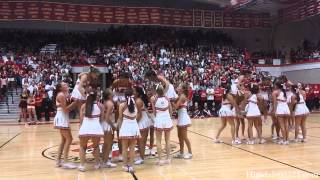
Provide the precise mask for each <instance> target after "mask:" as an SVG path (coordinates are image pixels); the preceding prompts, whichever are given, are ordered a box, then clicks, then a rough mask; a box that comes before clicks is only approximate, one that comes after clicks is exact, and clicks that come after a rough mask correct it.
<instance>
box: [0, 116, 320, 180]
mask: <svg viewBox="0 0 320 180" xmlns="http://www.w3.org/2000/svg"><path fill="white" fill-rule="evenodd" d="M319 120H320V115H319V114H313V115H310V116H309V118H308V121H307V127H308V132H307V133H308V139H307V140H308V141H307V143H304V144H301V143H299V144H298V143H297V144H290V145H288V146H280V145H277V144H274V143H271V142H270V141H271V140H270V120H269V125H264V131H263V134H264V137H265V138H266V139H267V141H268V143H266V144H264V145H239V146H231V145H230V141H231V140H230V129H229V127H227V128H226V129H225V130H224V132H223V133H222V135H221V139H223V140H224V142H225V143H222V144H214V143H213V137H214V135H215V133H216V131H217V129H218V128H219V126H220V120H219V119H218V118H211V119H197V120H193V125H192V127H190V128H189V132H188V135H189V138H190V140H191V143H192V148H193V155H194V157H193V159H191V160H180V159H173V161H172V164H171V165H167V166H161V167H159V166H156V165H155V159H148V160H146V162H145V164H144V165H140V166H135V168H136V172H135V173H134V174H129V173H125V172H123V171H122V170H121V166H122V164H118V167H117V168H115V169H101V170H95V171H93V170H90V171H87V172H84V173H83V172H79V171H78V170H77V169H76V170H64V169H60V168H56V167H55V161H54V160H52V159H50V158H52V157H50V156H54V150H55V149H56V146H57V145H58V144H59V141H60V135H59V133H58V131H57V130H54V129H53V128H52V124H44V125H37V126H29V127H24V126H23V125H14V124H1V125H0V162H1V163H0V170H1V171H0V172H1V173H0V179H1V180H11V179H19V180H46V179H61V180H62V179H65V180H73V179H77V180H90V179H94V180H99V179H103V180H105V179H108V180H109V179H110V180H113V179H115V180H122V179H130V180H131V179H134V177H136V179H139V180H140V179H141V180H143V179H146V180H148V179H152V180H157V179H174V180H179V179H182V180H189V179H190V180H194V179H260V178H261V179H273V180H276V179H315V178H319V176H318V174H320V150H319V149H320V135H319V134H320V133H319V132H320V122H319ZM78 127H79V125H78V124H77V123H73V124H72V129H73V131H72V133H73V136H74V141H75V142H77V141H78V138H77V129H78ZM290 137H291V138H292V137H293V133H291V134H290ZM177 141H178V140H177V135H176V129H174V130H173V131H172V147H173V150H172V151H173V153H176V152H177V151H178V149H179V148H178V144H177V143H176V142H177ZM75 147H77V145H74V146H73V147H72V148H71V150H72V151H74V152H73V153H71V154H72V155H73V156H74V157H73V158H75V159H77V157H76V156H78V153H77V151H76V150H74V149H76V148H75Z"/></svg>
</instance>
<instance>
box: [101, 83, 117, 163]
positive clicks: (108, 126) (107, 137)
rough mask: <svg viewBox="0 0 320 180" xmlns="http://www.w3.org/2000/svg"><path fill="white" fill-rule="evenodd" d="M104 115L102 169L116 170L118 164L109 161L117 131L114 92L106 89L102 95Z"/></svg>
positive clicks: (102, 122) (102, 124) (102, 123)
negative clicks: (115, 131)
mask: <svg viewBox="0 0 320 180" xmlns="http://www.w3.org/2000/svg"><path fill="white" fill-rule="evenodd" d="M102 100H103V108H104V114H103V119H102V121H101V126H102V128H103V131H104V136H103V140H104V141H103V148H102V160H103V164H102V167H106V168H114V167H117V165H116V164H114V163H112V162H111V161H110V160H109V154H110V152H111V149H112V145H113V138H114V133H113V132H114V130H115V129H116V125H115V119H114V103H113V101H112V91H111V90H110V89H106V90H105V91H104V92H103V93H102Z"/></svg>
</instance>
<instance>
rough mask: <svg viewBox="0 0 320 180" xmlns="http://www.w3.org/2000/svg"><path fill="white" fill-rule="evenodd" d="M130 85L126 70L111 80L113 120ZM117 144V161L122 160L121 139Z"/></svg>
mask: <svg viewBox="0 0 320 180" xmlns="http://www.w3.org/2000/svg"><path fill="white" fill-rule="evenodd" d="M131 87H132V82H131V81H130V74H129V73H127V72H121V73H120V74H119V78H118V79H116V80H115V81H113V83H112V85H111V90H112V93H113V102H114V103H115V120H116V121H117V120H118V115H119V105H120V104H121V103H123V102H126V98H125V91H126V89H128V88H131ZM116 132H117V136H118V139H119V131H118V130H116ZM118 146H119V153H120V154H119V157H118V161H119V162H120V161H123V157H122V144H121V141H120V142H118Z"/></svg>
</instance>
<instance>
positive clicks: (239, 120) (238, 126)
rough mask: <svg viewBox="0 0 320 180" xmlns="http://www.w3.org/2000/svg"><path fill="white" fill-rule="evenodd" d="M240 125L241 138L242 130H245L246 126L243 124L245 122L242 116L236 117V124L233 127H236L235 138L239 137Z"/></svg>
mask: <svg viewBox="0 0 320 180" xmlns="http://www.w3.org/2000/svg"><path fill="white" fill-rule="evenodd" d="M240 126H241V135H242V138H244V137H245V136H244V132H245V128H246V125H245V122H244V119H243V118H236V125H235V128H236V131H235V133H236V134H235V135H236V138H239V130H240Z"/></svg>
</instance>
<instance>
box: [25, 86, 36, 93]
mask: <svg viewBox="0 0 320 180" xmlns="http://www.w3.org/2000/svg"><path fill="white" fill-rule="evenodd" d="M27 89H28V90H29V92H30V94H33V91H34V89H35V87H34V86H32V85H30V86H29V87H28V88H27Z"/></svg>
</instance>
